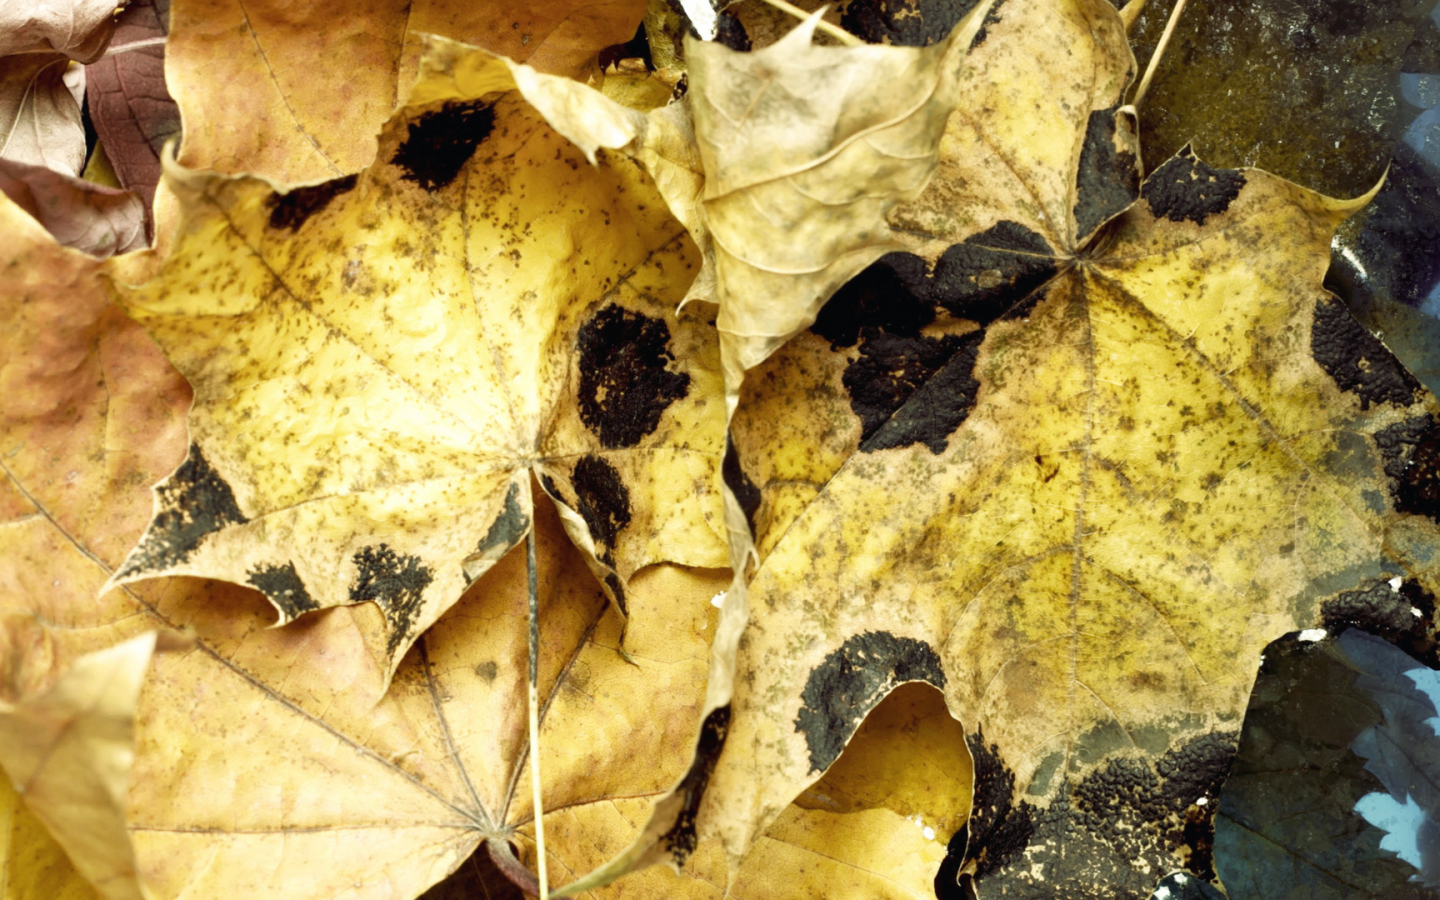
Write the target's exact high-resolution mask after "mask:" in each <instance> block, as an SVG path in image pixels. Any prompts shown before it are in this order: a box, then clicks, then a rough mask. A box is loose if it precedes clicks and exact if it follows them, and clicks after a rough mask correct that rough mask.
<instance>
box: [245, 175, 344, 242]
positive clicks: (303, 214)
mask: <svg viewBox="0 0 1440 900" xmlns="http://www.w3.org/2000/svg"><path fill="white" fill-rule="evenodd" d="M358 177H359V176H357V175H346V176H345V177H344V178H336V179H333V180H331V181H327V182H325V183H323V184H316V185H311V186H309V187H297V188H292V189H290V190H289V191H288V192H286V193H284V194H279V193H277V194H271V195H270V199H268V200H266V201H265V205H266V206H267V207H269V208H270V227H271V228H284V229H285V230H287V231H290V232H296V231H299V230H300V226H301V225H304V224H305V223H306V222H308V221H310V217H311V216H313V215H315V214H316V213H318V212H320V211H321V210H322V209H324V208H325V207H327V206H329V205H330V201H332V200H334V199H335V198H336V197H339V196H340V195H341V194H348V193H349V192H350V191H353V190H354V189H355V182H356V180H357V179H358Z"/></svg>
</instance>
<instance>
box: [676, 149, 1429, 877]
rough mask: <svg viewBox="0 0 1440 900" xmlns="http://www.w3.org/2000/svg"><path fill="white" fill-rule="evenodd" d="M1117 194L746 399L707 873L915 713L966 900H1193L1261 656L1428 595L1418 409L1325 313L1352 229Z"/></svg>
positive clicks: (1239, 179)
mask: <svg viewBox="0 0 1440 900" xmlns="http://www.w3.org/2000/svg"><path fill="white" fill-rule="evenodd" d="M1139 194H1140V199H1139V201H1138V202H1137V203H1135V204H1134V205H1133V206H1132V207H1131V208H1130V209H1129V210H1127V211H1125V212H1124V213H1123V214H1122V215H1121V216H1120V217H1119V218H1118V219H1117V220H1116V221H1115V222H1114V223H1113V224H1112V225H1111V226H1109V227H1106V228H1102V229H1101V230H1100V231H1099V232H1097V236H1096V237H1095V238H1093V239H1092V240H1091V241H1089V242H1087V243H1084V244H1082V245H1081V247H1080V248H1079V250H1078V251H1077V252H1074V253H1066V252H1063V251H1062V250H1060V249H1058V248H1054V249H1051V250H1050V252H1049V253H1048V254H1046V255H1045V256H1040V255H1039V254H1038V253H1036V254H1034V255H1033V256H1032V257H1031V258H1030V259H1022V260H1020V261H1019V262H1018V264H1017V265H1019V266H1024V265H1031V264H1032V263H1031V259H1033V258H1039V259H1041V260H1042V261H1043V263H1044V265H1045V266H1046V267H1047V269H1049V270H1050V274H1049V275H1048V277H1046V278H1045V279H1043V280H1039V281H1038V282H1032V281H1028V280H1027V279H1025V278H1014V279H999V280H997V283H996V284H995V285H992V286H991V289H990V291H989V294H988V295H987V298H986V306H985V307H984V308H985V309H987V310H989V312H988V313H987V314H986V315H985V316H984V317H981V316H980V315H979V314H976V313H975V312H974V310H976V309H977V308H979V307H977V306H976V305H974V304H971V305H957V304H951V303H949V302H947V300H946V298H945V297H944V296H940V297H937V296H935V295H934V294H933V293H926V288H927V287H929V285H926V284H924V283H921V284H919V285H918V286H917V285H916V283H914V282H906V281H905V280H903V278H900V277H896V275H895V270H892V271H891V273H889V274H888V275H887V278H886V279H881V278H877V277H871V278H869V279H866V280H859V281H857V282H853V283H852V285H851V286H848V287H847V288H846V289H844V290H842V291H841V292H840V293H839V294H837V295H836V298H835V299H834V300H832V301H831V304H830V305H829V306H828V307H827V308H826V309H825V311H824V312H823V313H822V315H821V317H820V320H819V321H818V322H817V324H816V326H815V327H814V328H813V329H812V330H811V332H810V333H808V334H806V335H802V336H800V337H797V338H796V339H794V340H793V341H792V342H791V343H790V344H789V345H787V347H786V348H785V349H784V350H782V351H781V352H780V353H778V354H777V355H776V356H775V357H774V358H772V359H771V360H770V361H769V362H767V363H766V364H765V365H763V366H761V367H759V368H758V369H756V370H755V372H754V373H753V374H752V376H751V378H750V379H749V380H748V381H747V387H746V391H745V392H744V393H742V397H741V403H740V407H739V411H738V413H737V415H736V418H735V420H734V424H733V430H732V435H733V439H734V441H735V445H736V457H737V465H738V467H739V471H741V472H742V473H743V474H744V475H745V478H746V479H747V489H748V496H749V498H750V503H751V506H750V511H751V514H752V517H753V521H754V523H755V528H756V544H757V547H758V550H759V554H760V564H759V567H758V570H757V571H756V574H755V576H754V578H753V580H752V581H751V582H750V585H749V590H750V597H751V603H752V611H753V612H752V622H753V623H754V624H753V626H752V627H751V628H750V629H749V630H748V631H747V632H746V635H745V638H744V640H743V641H742V642H741V645H740V652H739V657H738V661H737V675H736V678H735V696H734V701H733V704H732V707H731V717H730V721H729V734H728V737H727V739H726V741H725V744H724V749H723V751H721V752H720V753H719V754H718V755H717V756H716V757H715V758H714V762H713V766H714V774H713V776H712V778H711V780H710V783H709V787H708V790H707V792H706V794H705V799H704V800H703V801H702V802H701V803H700V804H698V807H697V813H696V821H697V825H696V830H697V833H698V834H699V835H700V836H702V837H708V836H715V837H719V838H720V839H721V840H722V841H723V842H724V843H725V844H726V846H727V849H729V851H730V852H731V854H732V858H735V859H738V858H739V857H741V856H742V855H743V854H744V852H745V851H746V850H748V848H749V847H750V846H751V845H752V844H753V843H754V842H755V841H756V840H757V838H758V836H759V835H760V834H761V833H762V832H763V829H764V828H765V827H766V826H767V824H768V823H769V822H771V821H772V820H774V818H775V817H776V816H779V815H781V811H782V810H783V809H784V808H785V805H786V804H787V803H788V802H790V800H791V799H792V798H793V797H795V796H796V795H797V794H799V793H800V792H801V791H802V790H804V789H805V786H806V785H807V784H809V783H810V782H811V781H812V780H814V779H815V778H816V777H818V776H819V775H821V774H822V773H824V772H825V771H826V770H827V768H828V767H829V766H830V765H831V764H832V763H833V761H834V760H835V758H836V757H837V755H838V753H839V750H840V748H841V747H843V746H844V743H845V741H846V740H847V739H848V738H849V736H850V734H851V733H852V731H853V730H854V728H855V726H856V725H857V724H858V723H859V721H860V719H861V718H862V717H863V716H864V714H865V712H866V711H867V710H868V709H869V708H870V707H871V706H873V705H874V704H875V703H876V702H877V701H878V700H879V699H880V698H881V697H883V696H884V695H885V693H886V692H887V691H889V690H891V688H892V687H893V686H894V685H897V684H903V683H906V682H912V681H923V682H927V683H929V684H931V685H933V686H934V687H936V688H939V689H941V690H943V691H944V693H945V697H946V702H947V705H948V708H949V710H950V712H951V713H952V714H953V715H954V716H955V717H956V718H957V719H958V720H959V721H961V722H963V723H965V731H966V733H967V740H968V744H969V747H970V750H971V753H972V754H973V756H974V757H975V771H976V782H975V788H974V791H975V812H974V814H973V816H972V818H971V819H970V822H969V825H968V826H967V827H968V839H969V849H968V855H967V858H966V860H965V862H964V865H963V867H959V868H958V871H960V872H963V873H964V877H966V878H972V879H973V880H974V882H975V887H976V890H978V891H980V892H981V893H982V895H983V894H984V892H986V891H987V890H993V891H997V892H1000V893H1006V894H1007V895H1013V896H1021V897H1036V898H1038V897H1052V896H1057V895H1062V894H1063V895H1065V896H1077V897H1088V896H1107V897H1112V896H1113V897H1137V898H1143V897H1148V896H1149V895H1150V893H1151V891H1153V889H1154V888H1155V884H1156V882H1157V881H1158V879H1159V877H1160V876H1162V875H1164V874H1165V873H1167V872H1169V871H1173V870H1175V869H1179V868H1185V867H1186V866H1189V867H1191V869H1192V871H1195V872H1197V873H1198V874H1201V875H1208V877H1212V878H1213V876H1214V873H1213V870H1208V866H1209V861H1208V860H1209V856H1208V853H1209V850H1208V843H1207V842H1206V840H1205V838H1204V835H1205V834H1206V833H1207V831H1206V830H1207V828H1208V822H1209V821H1210V816H1211V815H1213V809H1214V805H1213V801H1214V799H1215V797H1216V796H1217V793H1216V792H1217V791H1218V788H1219V786H1220V783H1221V781H1222V780H1223V778H1224V775H1225V772H1226V771H1227V770H1228V767H1229V762H1230V759H1231V757H1232V755H1233V753H1234V749H1235V742H1236V740H1237V738H1238V732H1239V727H1240V722H1241V719H1242V717H1243V715H1244V711H1245V708H1246V703H1247V700H1248V697H1249V692H1250V687H1251V683H1252V680H1253V678H1254V673H1255V671H1256V669H1257V666H1258V661H1259V656H1260V653H1261V651H1262V650H1263V649H1264V647H1265V645H1266V643H1268V642H1269V641H1271V640H1273V639H1275V638H1277V637H1279V636H1280V635H1282V634H1284V633H1286V632H1287V631H1292V630H1297V629H1303V628H1308V627H1314V626H1318V625H1321V624H1322V623H1323V621H1324V618H1325V609H1326V604H1327V603H1334V602H1340V598H1341V595H1342V594H1347V593H1353V592H1356V591H1362V592H1363V591H1368V590H1371V589H1372V588H1375V587H1376V586H1377V585H1380V586H1383V585H1385V584H1386V583H1387V582H1389V581H1390V579H1411V580H1414V581H1415V582H1417V583H1418V585H1419V586H1420V587H1421V588H1423V589H1424V590H1428V591H1432V592H1433V591H1435V590H1436V589H1437V588H1440V570H1437V567H1436V563H1435V562H1434V559H1435V557H1434V550H1435V547H1436V544H1437V540H1440V524H1437V523H1440V504H1437V503H1436V501H1435V499H1434V497H1433V496H1432V495H1433V493H1434V492H1433V490H1432V487H1431V479H1432V478H1433V474H1432V473H1433V468H1434V465H1435V463H1434V461H1433V459H1432V457H1433V456H1434V455H1435V454H1434V452H1433V449H1432V447H1433V445H1436V444H1437V442H1440V438H1437V435H1440V426H1437V425H1436V424H1435V422H1436V421H1437V420H1436V419H1435V418H1434V417H1435V415H1436V413H1437V412H1440V406H1437V403H1436V401H1435V399H1434V398H1433V397H1431V396H1430V395H1429V394H1428V393H1427V392H1425V391H1424V390H1423V389H1422V388H1421V386H1420V384H1419V382H1417V381H1416V380H1415V379H1414V378H1413V377H1412V376H1410V374H1409V373H1408V372H1406V371H1405V370H1404V369H1403V367H1401V366H1400V364H1399V363H1398V362H1397V361H1396V360H1395V358H1394V357H1393V356H1391V355H1390V354H1389V352H1388V351H1386V350H1385V348H1384V347H1383V345H1381V344H1380V343H1379V341H1377V340H1375V339H1374V338H1373V337H1371V336H1370V335H1369V334H1368V333H1366V332H1364V331H1363V329H1361V328H1360V326H1359V325H1358V324H1356V323H1355V321H1354V320H1353V319H1352V318H1351V317H1350V316H1349V313H1348V312H1347V311H1346V310H1345V309H1344V307H1343V306H1342V305H1341V304H1340V303H1339V301H1338V300H1336V299H1335V298H1334V297H1332V296H1330V295H1329V294H1328V293H1326V292H1325V290H1324V289H1323V288H1322V287H1321V279H1322V277H1323V274H1324V271H1325V266H1326V262H1327V257H1328V248H1329V243H1330V239H1331V236H1332V235H1333V233H1334V229H1335V227H1336V226H1337V225H1338V224H1339V223H1340V221H1341V220H1342V219H1343V218H1344V216H1345V215H1346V214H1347V213H1348V212H1350V211H1353V210H1354V209H1356V208H1358V207H1359V206H1360V205H1362V204H1363V202H1364V198H1362V199H1361V200H1359V201H1343V202H1342V201H1336V200H1331V199H1328V198H1325V197H1322V196H1320V195H1317V194H1314V193H1311V192H1309V191H1306V190H1304V189H1302V188H1299V187H1297V186H1296V185H1293V184H1290V183H1288V182H1285V181H1283V180H1281V179H1279V178H1276V177H1274V176H1271V175H1268V174H1266V173H1263V172H1259V171H1255V170H1224V169H1217V168H1214V167H1211V166H1209V165H1207V164H1206V163H1204V162H1203V161H1201V160H1199V159H1197V158H1195V157H1194V156H1193V155H1190V154H1188V153H1186V154H1182V155H1180V156H1177V157H1175V158H1174V159H1172V160H1170V161H1169V162H1167V163H1166V164H1165V165H1163V166H1161V167H1159V168H1158V169H1157V170H1156V171H1155V172H1154V173H1153V174H1152V175H1151V176H1150V178H1149V179H1148V180H1147V181H1146V182H1145V183H1144V184H1143V186H1141V188H1140V190H1139ZM1047 243H1048V241H1047ZM958 246H959V247H961V248H962V249H964V248H965V247H966V245H965V244H963V243H962V244H960V245H958ZM966 252H968V251H966ZM957 255H959V254H957ZM1016 255H1017V256H1018V255H1019V254H1016ZM871 274H872V276H873V274H874V273H871ZM957 310H958V311H959V312H957ZM964 311H969V312H971V315H972V316H973V317H972V318H966V317H964V316H963V315H962V314H961V313H962V312H964ZM737 493H740V492H737ZM1396 583H1397V584H1398V583H1399V582H1398V581H1397V582H1396ZM1207 804H1209V805H1207ZM1207 870H1208V871H1207Z"/></svg>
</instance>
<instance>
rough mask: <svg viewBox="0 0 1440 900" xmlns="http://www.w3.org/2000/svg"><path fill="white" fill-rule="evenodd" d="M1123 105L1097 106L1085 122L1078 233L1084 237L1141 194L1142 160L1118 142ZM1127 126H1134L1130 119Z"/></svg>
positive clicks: (1077, 188)
mask: <svg viewBox="0 0 1440 900" xmlns="http://www.w3.org/2000/svg"><path fill="white" fill-rule="evenodd" d="M1121 115H1125V114H1123V113H1121V112H1120V108H1119V106H1112V107H1110V108H1109V109H1097V110H1095V111H1094V112H1092V113H1090V119H1089V121H1088V122H1087V123H1086V125H1085V142H1084V144H1083V145H1081V148H1080V167H1079V170H1078V172H1077V174H1076V181H1075V224H1076V226H1077V229H1076V233H1077V235H1078V236H1079V238H1080V239H1081V240H1082V241H1083V240H1084V239H1085V237H1086V236H1088V235H1089V234H1090V233H1091V232H1093V231H1094V230H1095V229H1097V228H1099V227H1100V226H1101V225H1102V224H1104V223H1105V222H1106V221H1108V220H1109V219H1110V218H1111V217H1112V216H1114V215H1116V214H1117V213H1119V212H1121V211H1123V210H1124V209H1126V208H1127V207H1129V206H1130V204H1131V203H1134V202H1135V198H1136V197H1138V196H1140V160H1139V158H1138V157H1137V156H1136V155H1135V154H1134V153H1131V152H1130V151H1128V150H1122V149H1120V148H1119V147H1118V146H1117V145H1116V136H1117V133H1118V129H1117V128H1116V124H1117V119H1118V118H1119V117H1120V116H1121ZM1125 127H1126V128H1127V129H1128V128H1130V127H1132V126H1131V124H1130V122H1129V121H1128V119H1127V121H1126V123H1125Z"/></svg>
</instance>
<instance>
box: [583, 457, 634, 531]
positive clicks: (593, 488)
mask: <svg viewBox="0 0 1440 900" xmlns="http://www.w3.org/2000/svg"><path fill="white" fill-rule="evenodd" d="M571 480H572V483H573V484H574V485H575V502H576V507H577V510H576V511H577V512H579V513H580V517H581V518H582V519H584V520H585V524H586V526H587V527H589V529H590V536H591V537H592V538H594V539H595V543H596V544H603V545H604V546H605V547H606V548H607V555H608V550H609V548H613V547H614V546H615V538H616V537H617V536H618V535H619V534H620V531H621V529H623V528H624V527H625V526H626V525H629V524H630V490H629V489H628V488H626V487H625V482H624V481H623V480H622V479H621V478H620V472H619V471H618V470H616V468H615V467H614V466H612V465H610V463H608V462H606V461H605V460H603V459H601V458H600V457H598V456H594V455H588V456H582V457H580V461H579V462H577V463H575V472H574V474H573V475H572V476H571Z"/></svg>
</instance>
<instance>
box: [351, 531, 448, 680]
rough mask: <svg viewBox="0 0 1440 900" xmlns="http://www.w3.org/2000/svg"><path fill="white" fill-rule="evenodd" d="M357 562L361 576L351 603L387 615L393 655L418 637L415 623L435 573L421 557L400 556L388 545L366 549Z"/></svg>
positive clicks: (389, 645)
mask: <svg viewBox="0 0 1440 900" xmlns="http://www.w3.org/2000/svg"><path fill="white" fill-rule="evenodd" d="M353 561H354V563H355V568H356V569H357V572H356V576H355V583H354V584H352V585H351V586H350V599H351V600H352V601H354V602H356V603H362V602H366V601H369V602H371V603H374V604H376V605H377V606H379V607H380V610H381V611H382V612H384V613H385V621H386V622H387V623H388V624H389V625H390V637H389V639H388V640H387V642H386V647H385V649H386V652H388V653H392V654H393V653H394V652H395V650H396V649H397V648H398V647H399V646H400V645H401V644H402V643H404V642H405V641H408V640H409V639H411V638H413V637H414V636H415V620H416V619H417V618H419V616H420V608H421V606H422V604H423V598H424V594H425V589H426V588H427V587H429V586H430V582H431V581H432V580H433V579H434V577H435V576H434V573H433V572H432V571H431V570H430V569H429V568H428V567H426V566H425V564H424V563H423V562H422V561H421V560H420V557H418V556H410V555H409V554H403V555H402V554H399V553H396V552H395V551H394V550H392V549H390V547H389V546H388V545H386V544H379V545H377V546H372V547H362V548H361V549H360V550H359V552H357V553H356V554H355V556H354V557H353Z"/></svg>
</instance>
